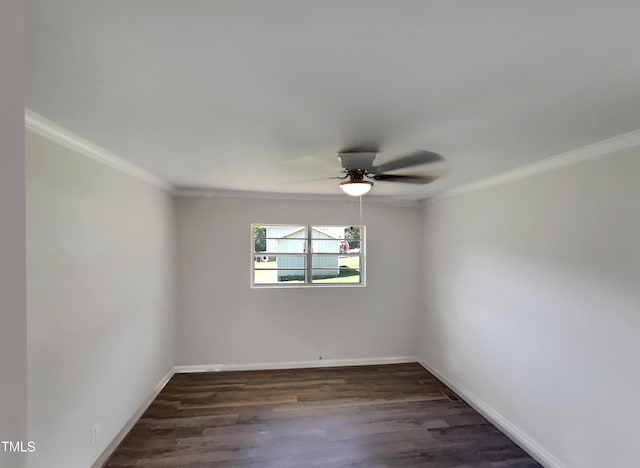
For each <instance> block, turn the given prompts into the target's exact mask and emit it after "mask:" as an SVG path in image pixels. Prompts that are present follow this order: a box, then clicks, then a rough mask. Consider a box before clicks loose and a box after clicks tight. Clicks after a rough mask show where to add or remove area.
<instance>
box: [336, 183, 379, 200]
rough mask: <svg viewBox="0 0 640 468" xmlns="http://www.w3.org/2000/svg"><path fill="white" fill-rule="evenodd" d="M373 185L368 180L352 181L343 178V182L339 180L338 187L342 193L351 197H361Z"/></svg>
mask: <svg viewBox="0 0 640 468" xmlns="http://www.w3.org/2000/svg"><path fill="white" fill-rule="evenodd" d="M371 187H373V182H370V181H368V180H360V181H352V180H345V181H344V182H340V188H341V189H342V191H343V192H344V193H346V194H347V195H349V196H352V197H361V196H362V195H365V194H366V193H368V192H369V190H371Z"/></svg>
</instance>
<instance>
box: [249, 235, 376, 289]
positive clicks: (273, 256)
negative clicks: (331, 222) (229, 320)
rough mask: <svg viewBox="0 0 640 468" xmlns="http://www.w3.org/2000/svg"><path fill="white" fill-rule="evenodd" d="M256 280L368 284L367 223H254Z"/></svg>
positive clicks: (260, 282)
mask: <svg viewBox="0 0 640 468" xmlns="http://www.w3.org/2000/svg"><path fill="white" fill-rule="evenodd" d="M251 232H252V254H251V255H252V284H253V285H254V286H261V285H280V286H300V285H307V286H308V285H345V286H348V285H364V250H365V249H364V248H365V245H364V243H365V239H364V226H312V225H280V224H252V225H251Z"/></svg>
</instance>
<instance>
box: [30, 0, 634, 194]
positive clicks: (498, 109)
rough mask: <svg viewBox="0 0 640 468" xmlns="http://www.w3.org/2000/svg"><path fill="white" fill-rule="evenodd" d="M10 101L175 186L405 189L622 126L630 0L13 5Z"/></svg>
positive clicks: (629, 113)
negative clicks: (347, 178)
mask: <svg viewBox="0 0 640 468" xmlns="http://www.w3.org/2000/svg"><path fill="white" fill-rule="evenodd" d="M26 3H27V12H26V33H25V35H26V52H25V53H26V74H27V96H26V102H27V107H28V108H30V109H31V110H33V111H35V112H37V113H39V114H41V115H43V116H44V117H46V118H48V119H50V120H52V121H54V122H56V123H57V124H59V125H62V126H64V127H66V128H67V129H69V130H71V131H72V132H75V133H77V134H79V135H81V136H83V137H84V138H87V139H89V140H91V141H92V142H94V143H95V144H97V145H100V146H102V147H104V148H106V149H107V150H109V151H110V152H112V153H115V154H117V155H119V156H120V157H122V158H125V159H127V160H129V161H131V162H132V163H135V164H137V165H138V166H140V167H142V168H144V169H146V170H148V171H149V172H151V173H153V174H155V175H157V176H159V177H161V178H163V179H165V180H166V181H168V182H170V183H171V184H173V185H175V186H180V187H200V188H216V189H232V190H258V191H270V192H296V193H338V188H337V186H338V183H337V181H335V180H321V181H316V182H306V180H307V179H317V178H323V177H330V176H333V175H338V173H339V170H340V164H339V162H338V161H337V157H336V156H337V154H336V153H337V152H338V150H339V149H340V148H342V147H344V146H349V145H354V144H358V143H361V142H367V141H378V142H379V143H380V145H381V148H382V150H383V152H382V153H381V154H380V155H379V156H378V160H377V161H376V162H377V163H382V162H386V161H388V160H390V159H393V157H394V156H397V155H401V154H404V153H408V152H410V151H412V150H415V149H429V150H432V151H436V152H438V153H440V154H442V155H443V156H444V157H445V159H446V163H445V164H439V165H438V166H437V167H422V168H416V169H415V170H409V171H406V170H405V171H403V172H409V173H421V174H426V173H430V172H431V173H434V172H435V173H439V174H441V175H442V178H441V179H440V180H439V181H438V182H436V183H434V184H432V185H430V186H425V187H416V186H411V185H404V184H392V183H383V182H380V183H376V186H375V187H374V192H372V193H376V194H378V195H389V196H396V197H405V198H424V197H425V196H428V195H429V194H430V193H433V192H434V191H438V190H443V189H445V188H452V187H456V186H460V185H462V184H465V183H468V182H471V181H475V180H479V179H482V178H484V177H487V176H490V175H492V174H495V173H498V172H501V171H504V170H508V169H512V168H515V167H518V166H521V165H523V164H527V163H530V162H533V161H535V160H538V159H541V158H545V157H549V156H552V155H554V154H557V153H560V152H563V151H567V150H570V149H574V148H577V147H580V146H584V145H587V144H590V143H593V142H596V141H600V140H603V139H606V138H609V137H613V136H616V135H620V134H623V133H626V132H629V131H631V130H634V129H637V128H639V127H640V92H639V91H640V54H639V49H638V46H639V44H640V28H639V27H638V19H639V18H640V2H638V1H636V0H630V1H608V2H603V1H600V0H589V1H577V0H576V1H566V2H558V1H557V0H519V1H508V0H501V1H498V0H483V1H477V0H467V1H450V0H440V1H428V0H417V1H408V0H387V1H373V0H360V1H357V0H316V1H305V0H289V1H283V0H252V1H249V0H229V1H219V0H217V1H212V0H180V1H177V0H173V1H167V0H111V1H87V0H56V1H55V2H54V1H50V0H27V2H26Z"/></svg>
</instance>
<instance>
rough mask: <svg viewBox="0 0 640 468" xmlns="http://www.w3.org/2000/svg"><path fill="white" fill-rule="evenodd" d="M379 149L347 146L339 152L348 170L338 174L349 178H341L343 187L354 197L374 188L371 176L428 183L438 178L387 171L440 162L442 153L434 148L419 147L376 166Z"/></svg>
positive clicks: (419, 183) (420, 183)
mask: <svg viewBox="0 0 640 468" xmlns="http://www.w3.org/2000/svg"><path fill="white" fill-rule="evenodd" d="M377 153H378V150H377V148H347V149H344V150H342V151H340V152H339V153H338V159H340V162H341V164H342V168H343V169H344V172H345V173H346V174H345V175H344V176H342V177H335V178H336V179H346V180H344V181H343V182H340V188H341V189H342V191H343V192H345V193H346V194H347V195H351V196H352V197H360V196H362V195H364V194H366V193H368V192H369V190H371V188H372V187H373V182H372V180H375V181H380V182H403V183H407V184H418V185H424V184H429V183H431V182H433V181H434V180H436V179H437V177H436V176H423V175H400V174H387V172H390V171H395V170H397V169H404V168H407V167H413V166H420V165H422V164H427V163H433V162H438V161H442V159H443V158H442V156H440V155H439V154H437V153H434V152H432V151H425V150H419V151H414V152H413V153H410V154H408V155H406V156H402V157H400V158H397V159H394V160H393V161H390V162H388V163H385V164H381V165H380V166H374V164H373V161H374V159H375V158H376V155H377ZM369 179H370V180H369Z"/></svg>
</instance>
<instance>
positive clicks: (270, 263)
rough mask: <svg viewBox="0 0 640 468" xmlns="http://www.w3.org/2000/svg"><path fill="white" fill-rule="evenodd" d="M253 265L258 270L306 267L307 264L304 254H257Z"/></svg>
mask: <svg viewBox="0 0 640 468" xmlns="http://www.w3.org/2000/svg"><path fill="white" fill-rule="evenodd" d="M253 266H254V268H255V269H256V270H266V269H271V270H278V269H285V268H292V269H304V268H306V266H307V265H306V262H305V257H304V256H303V255H277V256H269V255H256V257H255V259H254V264H253Z"/></svg>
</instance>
